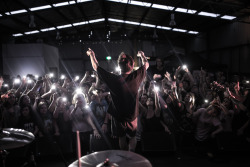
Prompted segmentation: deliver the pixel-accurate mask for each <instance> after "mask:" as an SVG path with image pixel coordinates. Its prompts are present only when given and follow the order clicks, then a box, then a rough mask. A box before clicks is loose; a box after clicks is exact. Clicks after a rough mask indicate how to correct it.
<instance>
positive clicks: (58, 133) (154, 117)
mask: <svg viewBox="0 0 250 167" xmlns="http://www.w3.org/2000/svg"><path fill="white" fill-rule="evenodd" d="M17 79H19V80H20V82H19V83H17V82H16V81H17ZM14 80H15V82H14ZM6 83H9V85H8V86H7V85H6ZM0 87H1V102H0V121H1V122H0V123H1V124H0V127H1V128H20V129H24V130H26V131H29V132H32V133H33V134H34V135H35V138H36V139H35V141H34V142H33V143H32V144H31V145H32V146H30V148H29V151H28V153H27V154H28V156H34V155H37V153H38V152H39V151H42V149H46V148H42V147H40V148H39V149H37V148H38V147H37V143H41V142H43V143H47V146H48V147H50V144H51V143H57V145H58V149H60V152H62V153H73V154H75V153H76V150H77V148H76V132H77V131H79V132H80V140H81V147H82V148H81V152H82V155H86V154H88V153H90V152H91V149H90V136H92V137H94V138H96V139H100V140H101V139H102V138H105V137H107V136H108V137H109V138H114V139H115V138H116V134H114V133H112V132H113V130H112V126H111V119H112V118H111V117H112V116H111V115H109V114H108V113H107V109H108V106H109V104H110V102H111V100H112V99H111V96H110V93H109V90H108V88H107V86H106V85H105V84H104V83H103V82H102V80H101V79H100V78H99V77H98V75H97V73H96V72H91V71H86V73H85V75H84V76H83V78H82V79H80V80H75V79H72V78H71V77H70V76H66V77H65V78H59V79H55V78H53V77H50V76H49V75H48V74H46V75H44V76H42V77H40V78H36V77H35V76H34V75H32V74H29V75H27V76H26V77H24V78H22V77H20V76H17V77H15V78H13V79H11V80H9V81H7V80H4V79H3V78H2V77H1V78H0ZM249 88H250V84H249V81H248V80H246V79H243V80H235V81H232V80H230V78H227V77H226V76H225V75H224V74H223V72H221V71H218V72H216V73H211V72H209V71H207V70H205V69H199V70H193V71H192V72H191V71H190V70H189V69H188V68H187V67H185V66H179V67H178V68H177V69H176V70H175V71H174V72H170V71H167V70H166V66H165V65H164V60H163V59H162V58H156V65H153V66H150V67H149V69H148V70H147V77H146V78H145V80H144V81H143V83H142V84H141V86H140V89H139V91H138V95H139V97H140V98H139V99H140V105H139V116H138V118H137V123H138V129H137V134H136V137H137V141H141V140H143V137H144V134H146V133H147V132H164V133H167V134H169V135H172V136H174V139H175V144H176V152H177V154H180V153H181V150H182V143H183V141H184V140H185V139H186V138H187V137H188V138H192V139H193V142H192V143H190V145H193V146H194V148H199V147H204V148H205V150H206V152H207V153H208V155H209V156H213V154H214V153H215V152H216V149H218V148H219V149H222V148H223V146H224V145H223V144H224V143H225V142H228V141H229V140H230V139H232V140H233V139H235V140H237V141H239V142H244V143H250V124H249V121H250V119H249V118H250V112H249V109H250V97H249V96H250V95H249ZM104 141H105V140H102V142H104Z"/></svg>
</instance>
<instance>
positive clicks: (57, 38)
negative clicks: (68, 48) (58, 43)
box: [56, 31, 62, 40]
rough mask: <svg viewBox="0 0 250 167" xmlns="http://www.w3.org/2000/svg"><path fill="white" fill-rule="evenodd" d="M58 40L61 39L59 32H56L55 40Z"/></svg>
mask: <svg viewBox="0 0 250 167" xmlns="http://www.w3.org/2000/svg"><path fill="white" fill-rule="evenodd" d="M60 39H62V37H61V35H60V32H59V31H57V32H56V40H60Z"/></svg>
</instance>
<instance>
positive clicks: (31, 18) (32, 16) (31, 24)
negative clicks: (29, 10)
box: [29, 15, 36, 28]
mask: <svg viewBox="0 0 250 167" xmlns="http://www.w3.org/2000/svg"><path fill="white" fill-rule="evenodd" d="M35 27H36V23H35V17H34V15H30V23H29V28H35Z"/></svg>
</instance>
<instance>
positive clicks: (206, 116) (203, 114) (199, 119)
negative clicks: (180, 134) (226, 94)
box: [190, 102, 223, 158]
mask: <svg viewBox="0 0 250 167" xmlns="http://www.w3.org/2000/svg"><path fill="white" fill-rule="evenodd" d="M222 110H223V108H222V107H221V106H220V104H219V103H217V102H213V103H212V104H211V105H210V106H209V107H207V108H200V109H199V110H197V111H196V112H191V113H190V114H191V117H192V118H193V119H194V120H195V121H196V130H195V139H196V141H197V143H198V145H199V146H200V145H201V146H205V147H206V150H205V151H207V155H208V156H209V157H211V158H213V156H214V153H215V150H216V149H217V148H216V147H217V145H216V142H215V137H216V135H217V134H219V133H220V132H222V131H223V127H222V125H221V121H220V117H219V116H220V113H221V112H222Z"/></svg>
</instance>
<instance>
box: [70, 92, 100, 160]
mask: <svg viewBox="0 0 250 167" xmlns="http://www.w3.org/2000/svg"><path fill="white" fill-rule="evenodd" d="M69 109H70V115H69V117H70V120H71V122H72V132H73V142H75V141H76V136H77V135H76V133H77V131H79V134H80V141H81V153H82V155H86V154H87V153H89V151H90V149H89V146H90V141H89V140H90V134H92V133H94V135H95V136H99V133H98V131H97V129H96V127H95V125H94V123H93V121H92V119H91V115H90V110H89V108H88V106H87V103H86V99H85V97H84V95H83V94H82V93H76V94H75V95H74V96H73V100H72V105H71V106H70V108H69ZM73 150H74V152H73V153H76V152H77V148H76V143H73Z"/></svg>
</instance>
